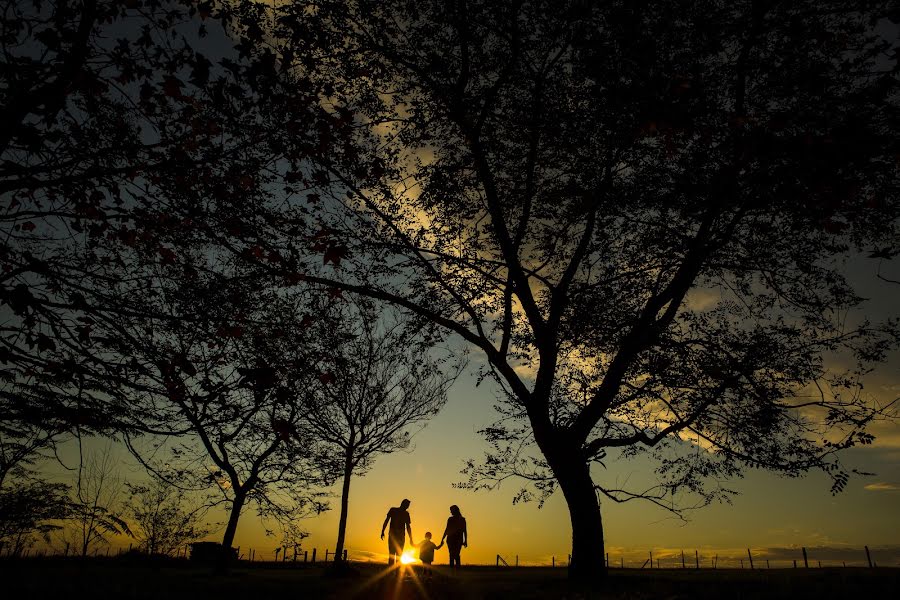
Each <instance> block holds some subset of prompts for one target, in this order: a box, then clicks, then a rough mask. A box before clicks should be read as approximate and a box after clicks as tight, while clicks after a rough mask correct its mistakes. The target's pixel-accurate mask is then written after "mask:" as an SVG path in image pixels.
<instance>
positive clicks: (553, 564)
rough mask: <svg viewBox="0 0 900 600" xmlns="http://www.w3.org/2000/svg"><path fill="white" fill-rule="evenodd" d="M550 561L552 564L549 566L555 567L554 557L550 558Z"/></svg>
mask: <svg viewBox="0 0 900 600" xmlns="http://www.w3.org/2000/svg"><path fill="white" fill-rule="evenodd" d="M551 560H552V562H551V563H550V566H551V567H555V566H556V557H555V556H554V557H552V558H551Z"/></svg>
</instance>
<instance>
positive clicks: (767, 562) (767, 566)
mask: <svg viewBox="0 0 900 600" xmlns="http://www.w3.org/2000/svg"><path fill="white" fill-rule="evenodd" d="M766 568H767V569H771V568H772V567H770V566H769V559H768V558H767V559H766Z"/></svg>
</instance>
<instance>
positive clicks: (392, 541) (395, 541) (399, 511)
mask: <svg viewBox="0 0 900 600" xmlns="http://www.w3.org/2000/svg"><path fill="white" fill-rule="evenodd" d="M410 504H411V503H410V501H409V500H407V499H406V498H404V499H403V502H401V503H400V506H394V507H392V508H391V509H390V510H389V511H388V512H387V516H386V517H385V518H384V523H382V524H381V539H384V528H385V527H387V524H388V522H390V524H391V527H390V529H389V530H388V565H389V566H390V565H392V564H394V557H395V556H396V557H397V560H398V561H399V560H400V555H401V554H403V545H404V544H405V543H406V539H405V534H404V530H405V533H409V543H410V544H412V543H413V539H412V529H411V528H410V524H409V512H407V510H406V509H407V508H409V505H410Z"/></svg>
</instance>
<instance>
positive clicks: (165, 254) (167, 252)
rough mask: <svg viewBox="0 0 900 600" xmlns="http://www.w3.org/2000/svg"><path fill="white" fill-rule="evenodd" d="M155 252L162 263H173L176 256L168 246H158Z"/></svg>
mask: <svg viewBox="0 0 900 600" xmlns="http://www.w3.org/2000/svg"><path fill="white" fill-rule="evenodd" d="M157 252H159V255H160V257H161V258H162V260H160V262H161V263H162V264H164V265H173V264H175V259H176V258H177V255H176V254H175V252H174V251H173V250H171V249H170V248H165V247H163V246H160V247H159V248H158V249H157Z"/></svg>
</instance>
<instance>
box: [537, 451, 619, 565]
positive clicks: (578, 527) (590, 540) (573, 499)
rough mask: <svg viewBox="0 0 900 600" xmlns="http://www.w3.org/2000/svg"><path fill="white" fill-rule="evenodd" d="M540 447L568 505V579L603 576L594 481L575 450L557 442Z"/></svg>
mask: <svg viewBox="0 0 900 600" xmlns="http://www.w3.org/2000/svg"><path fill="white" fill-rule="evenodd" d="M546 446H547V447H546V448H543V447H542V450H543V451H544V456H545V457H546V458H547V462H548V464H549V465H550V468H551V469H552V470H553V474H554V475H555V476H556V480H557V481H558V482H559V487H560V488H561V489H562V492H563V495H564V496H565V498H566V503H567V504H568V505H569V518H570V520H571V522H572V561H571V562H570V563H569V577H570V578H571V579H573V580H577V581H584V582H587V581H590V580H596V579H598V578H603V577H605V576H606V558H605V550H604V542H603V519H602V517H601V515H600V503H599V502H598V501H597V492H596V491H595V490H594V481H593V480H592V479H591V473H590V469H589V467H588V465H587V464H586V462H585V460H584V457H583V456H582V455H581V453H580V452H579V451H578V449H577V448H574V447H571V445H569V444H565V443H561V442H558V441H555V442H552V443H550V444H546Z"/></svg>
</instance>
